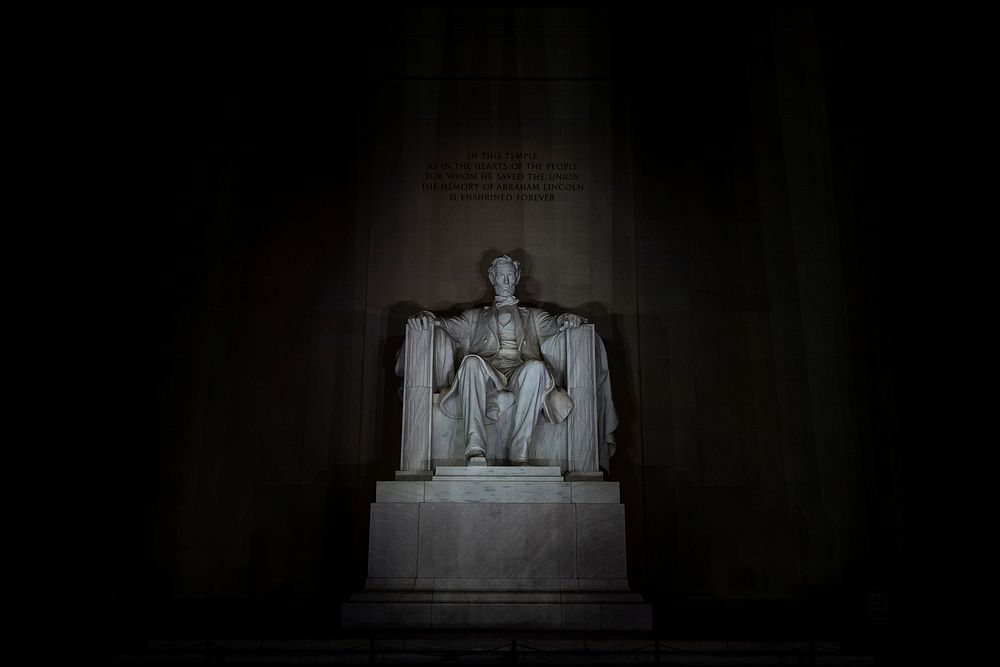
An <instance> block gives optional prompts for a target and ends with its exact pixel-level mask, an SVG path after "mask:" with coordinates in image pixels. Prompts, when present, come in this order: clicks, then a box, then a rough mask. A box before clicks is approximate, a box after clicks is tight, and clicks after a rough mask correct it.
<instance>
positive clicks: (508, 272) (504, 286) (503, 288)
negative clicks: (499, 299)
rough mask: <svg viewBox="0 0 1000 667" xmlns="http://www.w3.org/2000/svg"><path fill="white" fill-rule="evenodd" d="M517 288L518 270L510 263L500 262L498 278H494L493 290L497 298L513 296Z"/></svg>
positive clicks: (497, 266)
mask: <svg viewBox="0 0 1000 667" xmlns="http://www.w3.org/2000/svg"><path fill="white" fill-rule="evenodd" d="M515 287H517V269H515V268H514V265H513V264H511V263H510V262H500V263H499V264H497V265H496V276H495V277H494V278H493V289H494V290H496V293H497V296H513V295H514V288H515Z"/></svg>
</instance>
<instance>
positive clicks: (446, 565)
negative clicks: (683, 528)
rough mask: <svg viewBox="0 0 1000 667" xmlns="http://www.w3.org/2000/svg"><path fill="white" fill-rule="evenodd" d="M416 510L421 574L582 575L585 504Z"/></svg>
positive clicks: (448, 506)
mask: <svg viewBox="0 0 1000 667" xmlns="http://www.w3.org/2000/svg"><path fill="white" fill-rule="evenodd" d="M397 506H401V504H400V505H397ZM414 507H420V529H419V535H420V539H419V547H418V551H419V556H418V558H419V565H418V571H417V575H418V576H421V577H499V578H507V577H511V578H537V577H540V578H552V577H555V578H561V577H567V578H573V577H576V576H577V573H576V543H577V540H576V520H575V518H576V514H575V509H576V508H577V507H584V506H583V505H580V506H577V505H572V504H568V503H422V504H420V505H414ZM623 528H624V526H623ZM369 574H371V572H369Z"/></svg>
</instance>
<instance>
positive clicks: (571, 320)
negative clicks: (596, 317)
mask: <svg viewBox="0 0 1000 667" xmlns="http://www.w3.org/2000/svg"><path fill="white" fill-rule="evenodd" d="M560 319H561V320H562V326H560V327H559V331H564V330H566V329H569V328H570V327H578V326H580V325H581V324H583V323H584V322H586V321H587V320H585V319H584V318H582V317H580V316H579V315H576V314H574V313H565V314H564V315H563V316H562V317H561V318H560Z"/></svg>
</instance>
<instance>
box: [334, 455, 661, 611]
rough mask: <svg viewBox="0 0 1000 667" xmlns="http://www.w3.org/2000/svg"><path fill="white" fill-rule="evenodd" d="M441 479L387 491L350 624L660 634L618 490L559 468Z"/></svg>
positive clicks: (376, 508) (348, 606) (398, 484)
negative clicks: (634, 573)
mask: <svg viewBox="0 0 1000 667" xmlns="http://www.w3.org/2000/svg"><path fill="white" fill-rule="evenodd" d="M497 471H501V472H499V473H498V472H497ZM436 472H437V474H435V475H434V478H433V480H430V481H429V480H427V479H426V478H425V479H413V478H410V479H409V481H395V482H378V483H377V486H376V500H377V502H375V503H373V504H372V509H371V530H370V538H369V556H368V582H367V586H366V588H365V591H364V592H363V593H358V594H355V595H354V596H353V597H352V599H351V601H350V602H348V603H345V604H344V605H343V607H342V612H343V613H342V625H343V626H344V627H345V628H347V627H353V628H401V629H402V628H442V629H443V628H452V629H458V628H511V629H516V628H533V629H576V630H644V629H649V628H650V627H651V609H650V606H649V605H648V604H645V603H643V602H642V598H641V596H639V595H638V594H636V593H632V592H630V591H629V588H628V579H627V574H626V566H625V563H626V559H625V507H624V506H623V505H621V504H620V500H619V497H620V494H619V488H618V484H617V483H616V482H601V481H562V477H561V476H559V468H558V467H552V468H551V469H546V468H543V467H528V466H526V467H516V468H515V467H510V468H499V467H494V466H489V467H479V468H446V467H443V466H442V467H439V468H438V470H437V471H436ZM442 473H444V474H442ZM577 479H579V478H577ZM584 479H587V480H591V479H594V478H593V477H589V478H584Z"/></svg>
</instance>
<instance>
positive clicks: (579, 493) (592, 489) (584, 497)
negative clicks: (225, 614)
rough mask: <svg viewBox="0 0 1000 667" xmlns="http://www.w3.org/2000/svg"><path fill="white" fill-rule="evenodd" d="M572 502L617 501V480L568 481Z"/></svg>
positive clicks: (618, 497) (618, 494)
mask: <svg viewBox="0 0 1000 667" xmlns="http://www.w3.org/2000/svg"><path fill="white" fill-rule="evenodd" d="M570 485H571V489H572V499H573V502H574V503H617V502H619V500H620V493H619V489H618V482H570Z"/></svg>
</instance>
